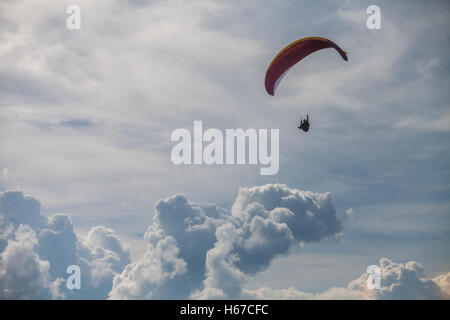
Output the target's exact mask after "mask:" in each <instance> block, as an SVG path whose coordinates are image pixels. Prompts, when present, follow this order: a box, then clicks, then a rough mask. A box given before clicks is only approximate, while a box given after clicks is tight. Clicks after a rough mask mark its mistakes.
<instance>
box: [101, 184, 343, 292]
mask: <svg viewBox="0 0 450 320" xmlns="http://www.w3.org/2000/svg"><path fill="white" fill-rule="evenodd" d="M339 232H341V225H340V221H339V220H338V219H337V218H336V212H335V210H334V206H333V204H332V200H331V195H330V194H329V193H324V194H320V193H312V192H303V191H300V190H296V189H293V188H289V187H288V186H286V185H280V184H274V185H272V184H268V185H264V186H260V187H252V188H241V189H240V191H239V195H238V197H237V199H236V201H235V203H234V205H233V207H232V210H231V212H227V211H226V210H224V209H223V208H220V207H219V206H216V205H213V204H196V203H191V202H189V201H188V200H187V199H186V198H185V197H183V196H181V195H175V196H172V197H169V198H167V199H164V200H160V201H158V202H157V204H156V205H155V215H154V222H153V224H152V225H150V226H149V228H148V229H147V232H146V234H145V239H146V240H147V242H148V248H147V252H146V254H145V255H144V257H143V258H142V259H141V260H139V261H136V262H133V263H132V264H131V265H130V266H128V267H127V268H126V269H125V271H124V272H123V273H122V274H121V275H119V276H116V278H115V279H114V286H113V289H112V291H111V293H110V297H111V298H113V299H122V298H125V299H136V298H149V297H158V298H164V297H165V298H171V297H173V296H174V295H175V296H176V297H177V298H180V297H181V298H186V297H189V296H191V295H192V297H194V298H233V297H234V298H236V297H239V296H240V294H241V288H242V284H243V283H244V282H245V280H246V278H247V277H248V276H249V275H252V274H255V273H257V272H260V271H262V270H264V269H266V268H267V267H268V266H269V265H270V262H271V261H272V260H273V258H274V257H276V256H277V255H281V254H286V253H287V252H288V250H289V249H290V248H291V247H293V246H294V245H296V244H297V245H299V244H300V243H301V242H313V241H320V240H322V239H324V238H335V236H336V235H337V234H338V233H339ZM161 242H162V243H164V245H165V246H167V247H170V248H171V249H170V252H173V253H175V252H176V254H175V255H174V256H171V257H170V259H169V260H167V257H164V256H162V252H161V251H160V250H158V248H159V246H160V245H161ZM169 244H170V245H169ZM176 257H177V259H179V260H177V259H175V258H176ZM167 261H170V263H169V265H172V268H171V269H173V270H179V272H177V273H174V274H172V273H163V272H161V271H157V272H156V273H151V274H150V273H143V272H142V270H141V269H142V268H143V266H146V268H149V269H154V270H163V266H164V265H165V264H167V263H168V262H167ZM183 265H185V268H184V267H182V266H183ZM185 269H186V270H185ZM183 270H185V271H183ZM156 275H160V276H159V277H157V276H156ZM174 283H176V284H177V285H178V287H175V285H174ZM142 286H144V287H145V288H147V289H148V290H144V289H142ZM136 288H139V289H136ZM149 288H151V290H150V289H149ZM170 288H172V289H173V288H175V290H172V291H171V290H170ZM149 292H151V293H149Z"/></svg>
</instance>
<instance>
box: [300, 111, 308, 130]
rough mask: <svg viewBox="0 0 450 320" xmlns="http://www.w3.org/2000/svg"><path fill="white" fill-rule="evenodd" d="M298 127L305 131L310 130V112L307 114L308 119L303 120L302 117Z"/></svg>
mask: <svg viewBox="0 0 450 320" xmlns="http://www.w3.org/2000/svg"><path fill="white" fill-rule="evenodd" d="M297 128H299V129H302V130H303V131H305V132H308V130H309V117H308V114H307V115H306V119H305V120H302V117H300V125H299V126H298V127H297Z"/></svg>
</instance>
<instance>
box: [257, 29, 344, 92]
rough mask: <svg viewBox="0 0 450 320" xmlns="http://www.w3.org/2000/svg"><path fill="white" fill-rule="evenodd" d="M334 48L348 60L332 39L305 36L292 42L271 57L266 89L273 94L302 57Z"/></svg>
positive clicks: (265, 82)
mask: <svg viewBox="0 0 450 320" xmlns="http://www.w3.org/2000/svg"><path fill="white" fill-rule="evenodd" d="M326 48H334V49H336V51H337V52H338V53H339V54H340V55H341V57H342V59H344V60H345V61H348V58H347V53H346V52H345V51H343V50H342V49H341V48H340V47H339V46H338V45H337V44H335V43H334V42H333V41H331V40H328V39H326V38H321V37H307V38H302V39H299V40H297V41H294V42H292V43H291V44H289V45H288V46H286V47H285V48H284V49H283V50H281V51H280V52H279V53H278V54H277V55H276V56H275V58H273V60H272V62H271V63H270V65H269V67H268V68H267V71H266V78H265V81H264V84H265V87H266V91H267V93H268V94H270V95H271V96H273V95H274V94H275V90H276V88H277V86H278V84H279V82H280V81H281V79H282V78H283V76H284V75H285V74H286V73H287V72H288V71H289V69H290V68H292V67H293V66H294V65H295V64H296V63H297V62H299V61H300V60H302V59H303V58H304V57H306V56H308V55H310V54H311V53H314V52H316V51H318V50H321V49H326Z"/></svg>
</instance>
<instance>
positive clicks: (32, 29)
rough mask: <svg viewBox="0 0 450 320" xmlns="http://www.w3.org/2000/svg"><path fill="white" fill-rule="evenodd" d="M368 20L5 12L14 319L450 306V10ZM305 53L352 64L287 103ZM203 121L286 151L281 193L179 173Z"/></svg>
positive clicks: (132, 4) (305, 5) (0, 76)
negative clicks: (106, 307) (278, 62)
mask: <svg viewBox="0 0 450 320" xmlns="http://www.w3.org/2000/svg"><path fill="white" fill-rule="evenodd" d="M71 4H76V5H78V6H79V7H80V9H81V29H80V30H68V29H67V27H66V20H67V18H68V17H69V14H67V13H66V9H67V7H68V6H69V5H71ZM371 4H374V3H373V2H372V1H320V2H318V1H256V0H248V1H234V0H231V1H226V2H224V1H213V0H195V1H189V2H188V3H187V2H185V1H176V0H168V1H138V0H128V1H117V0H114V1H110V0H97V1H87V0H78V1H76V0H70V1H57V2H55V1H50V0H39V1H31V0H18V1H17V0H16V1H8V0H6V1H1V2H0V30H1V31H0V60H1V61H2V63H1V64H0V298H6V299H9V298H24V299H31V298H66V299H71V298H74V299H78V298H97V299H98V298H100V299H103V298H105V299H106V298H111V299H143V298H145V299H147V298H149V299H151V298H169V299H170V298H200V299H206V298H257V299H263V298H295V299H315V298H319V299H320V298H343V299H351V298H382V299H383V298H386V299H395V298H418V297H419V298H431V299H436V298H442V297H444V298H448V297H449V294H450V274H449V271H450V256H449V254H448V253H449V249H450V233H449V231H450V219H449V213H450V201H449V199H450V197H449V195H450V183H449V182H450V160H449V159H450V145H449V143H448V142H449V138H450V108H449V101H450V99H449V98H450V93H449V91H448V88H449V87H450V86H449V85H450V83H449V71H450V64H449V59H448V52H449V50H450V43H449V33H448V30H450V28H449V21H450V5H449V3H448V2H447V1H437V0H434V1H427V2H424V1H377V2H376V4H377V5H378V6H379V7H380V9H381V29H380V30H369V29H368V28H367V26H366V20H367V18H368V16H369V15H368V14H367V13H366V9H367V7H368V6H369V5H371ZM307 36H321V37H325V38H329V39H331V40H333V41H334V42H336V43H337V44H338V45H339V46H340V47H342V48H343V50H345V51H346V52H347V53H348V58H349V61H348V62H345V61H343V60H342V59H341V58H340V57H339V56H338V55H337V54H336V52H334V51H333V50H330V49H327V50H322V51H319V52H316V53H315V54H313V55H311V56H308V57H307V58H306V59H305V60H304V61H302V62H301V63H299V64H298V65H296V66H295V67H294V68H292V69H291V70H290V72H289V73H288V74H287V75H286V76H285V77H284V78H283V81H282V82H281V84H280V86H279V87H278V89H277V92H276V94H275V96H273V97H272V96H269V95H268V94H267V93H266V92H265V89H264V75H265V72H266V69H267V66H268V64H269V63H270V61H271V60H272V58H273V57H274V56H275V55H276V54H277V53H278V52H279V50H281V49H282V48H283V47H284V46H286V45H287V44H289V43H290V42H292V41H294V40H297V39H299V38H302V37H307ZM305 114H309V117H310V120H311V130H310V131H309V132H308V133H300V132H299V131H298V129H297V128H296V126H297V122H298V120H299V117H300V116H304V115H305ZM196 120H201V121H202V122H203V127H204V128H205V129H206V128H217V129H219V130H222V131H224V130H225V129H228V128H233V129H235V128H243V129H248V128H255V129H260V128H264V129H271V128H275V129H279V130H280V140H279V143H280V153H279V155H280V165H279V171H278V173H277V174H276V175H268V176H262V175H260V171H259V166H255V165H215V166H206V165H197V166H195V165H179V166H177V165H175V164H173V163H172V161H171V158H170V155H171V150H172V148H173V146H174V145H175V143H174V142H173V141H171V140H170V136H171V133H172V132H173V131H174V130H175V129H177V128H186V129H188V130H190V131H191V132H192V131H193V125H194V121H196ZM52 239H53V240H52ZM55 239H59V240H60V241H56V242H58V245H59V247H58V248H55V247H54V246H55V245H57V244H55V241H54V240H55ZM20 257H26V258H27V259H29V260H28V263H29V264H30V265H33V266H34V268H29V270H28V271H29V274H25V273H23V272H22V273H21V272H15V271H14V266H16V265H17V264H19V265H20V264H21V263H22V264H23V263H26V260H24V259H25V258H20ZM17 259H19V262H18V260H17ZM69 264H77V265H79V266H80V268H81V273H82V279H83V281H82V283H83V289H81V290H80V291H76V290H75V291H73V290H72V291H70V290H67V289H66V288H65V285H64V279H65V278H66V277H67V275H66V274H65V272H64V271H65V268H66V266H67V265H69ZM373 264H375V265H379V266H380V267H381V270H382V272H381V275H382V282H381V283H382V288H381V290H379V291H370V290H369V291H368V290H367V288H365V287H364V281H365V280H366V278H367V274H366V268H367V267H368V266H369V265H373ZM408 274H409V275H410V276H407V275H408ZM30 279H32V280H30ZM383 282H384V284H383ZM24 283H27V285H24ZM19 288H20V290H19Z"/></svg>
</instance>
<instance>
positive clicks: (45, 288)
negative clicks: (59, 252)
mask: <svg viewBox="0 0 450 320" xmlns="http://www.w3.org/2000/svg"><path fill="white" fill-rule="evenodd" d="M37 244H38V239H37V236H36V233H35V232H34V231H33V230H32V229H31V228H30V227H29V226H26V225H20V226H19V227H18V228H17V230H16V231H15V233H14V237H13V238H11V239H9V240H8V244H7V246H6V248H5V249H4V250H3V252H2V253H1V254H0V299H55V298H60V297H61V294H60V293H59V286H60V284H61V282H62V279H60V278H58V279H54V280H53V281H52V280H51V277H50V273H49V269H50V263H49V262H48V261H45V260H42V259H41V258H40V257H39V255H38V254H37V253H36V251H35V250H34V248H35V246H36V245H37Z"/></svg>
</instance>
